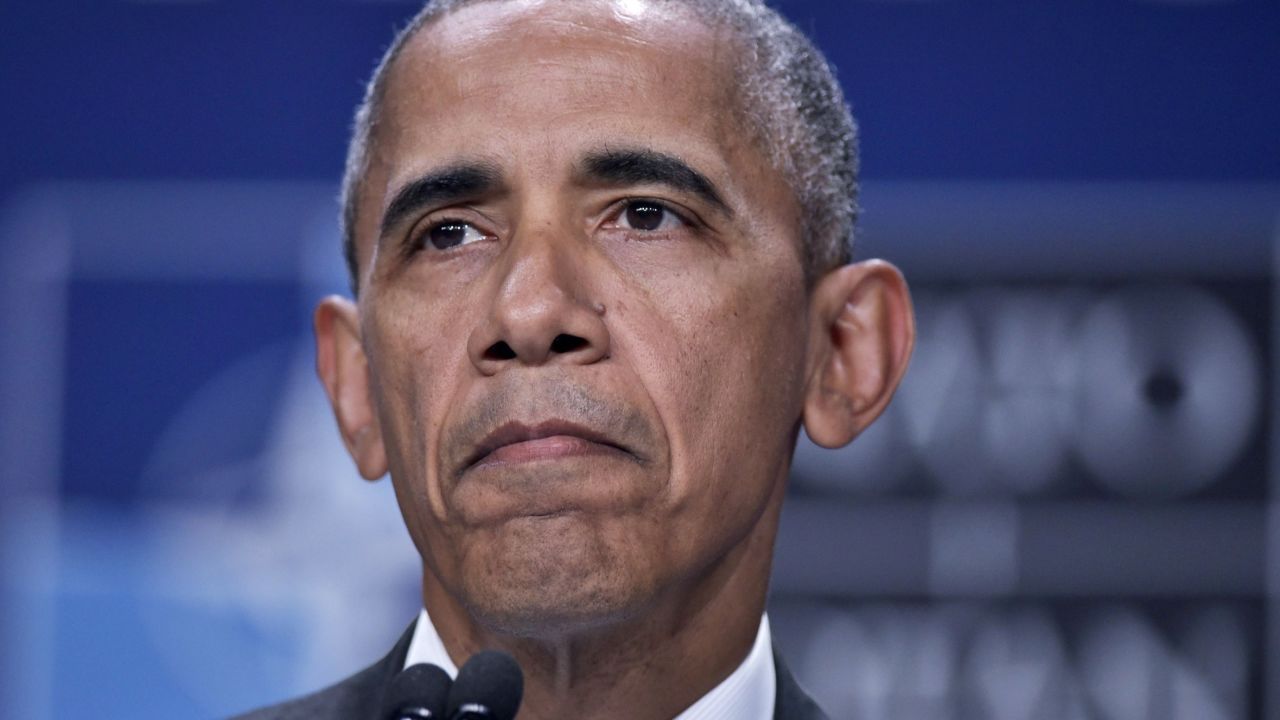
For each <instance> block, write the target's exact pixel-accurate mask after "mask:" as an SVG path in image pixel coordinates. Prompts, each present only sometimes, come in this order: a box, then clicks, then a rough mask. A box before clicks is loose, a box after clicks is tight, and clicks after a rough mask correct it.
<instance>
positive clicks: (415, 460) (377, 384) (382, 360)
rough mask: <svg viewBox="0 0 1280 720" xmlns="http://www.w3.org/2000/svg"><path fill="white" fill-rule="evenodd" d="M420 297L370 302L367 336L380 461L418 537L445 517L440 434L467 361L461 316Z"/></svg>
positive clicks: (399, 295)
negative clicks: (384, 457)
mask: <svg viewBox="0 0 1280 720" xmlns="http://www.w3.org/2000/svg"><path fill="white" fill-rule="evenodd" d="M424 297H426V295H425V294H424V293H421V292H400V291H390V292H387V293H385V294H383V295H382V296H380V297H379V298H377V302H376V304H374V309H373V311H372V312H370V313H369V317H370V318H371V320H372V322H370V323H369V331H368V333H367V335H366V337H367V341H368V344H370V345H371V347H370V373H371V375H372V377H371V381H372V386H373V387H374V388H375V401H376V403H377V406H378V407H377V410H378V415H379V419H380V422H381V428H382V435H383V442H384V443H385V445H386V449H387V462H388V465H389V467H390V472H391V476H392V479H393V481H394V482H395V484H396V492H397V496H398V499H399V500H400V505H401V507H402V508H403V509H404V513H405V515H406V519H407V520H408V519H409V518H410V516H413V517H414V519H413V520H411V521H410V522H412V523H413V524H412V525H411V526H410V527H411V530H412V531H413V533H414V535H415V540H417V539H418V538H417V536H418V535H421V534H423V533H425V532H426V531H427V530H428V529H430V528H432V527H434V526H437V525H439V524H440V523H441V522H442V521H443V520H444V517H445V507H444V503H443V500H442V494H441V490H440V482H439V473H438V470H437V468H438V462H437V458H438V457H439V453H438V448H439V437H440V432H441V427H442V426H443V423H444V420H445V415H446V411H447V409H448V407H449V406H450V403H451V398H452V396H453V394H454V393H456V392H457V391H458V389H459V388H460V387H461V386H462V383H461V382H460V379H461V375H462V374H463V373H464V372H465V370H466V368H465V367H464V366H465V364H466V363H467V362H468V360H467V355H466V336H465V335H459V333H461V332H462V331H463V330H464V329H465V320H464V318H463V315H464V313H461V312H458V311H457V310H456V309H455V308H451V307H439V306H438V305H439V304H438V303H429V302H426V301H424V300H423V299H422V298H424Z"/></svg>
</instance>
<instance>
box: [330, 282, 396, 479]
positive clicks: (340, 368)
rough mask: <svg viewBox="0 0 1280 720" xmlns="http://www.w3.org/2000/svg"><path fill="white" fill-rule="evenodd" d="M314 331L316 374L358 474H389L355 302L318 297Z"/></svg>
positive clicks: (370, 477)
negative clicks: (319, 298) (327, 396)
mask: <svg viewBox="0 0 1280 720" xmlns="http://www.w3.org/2000/svg"><path fill="white" fill-rule="evenodd" d="M315 331H316V374H318V375H319V376H320V382H322V383H323V384H324V390H325V392H326V393H327V394H328V395H329V403H330V404H331V405H332V406H333V414H334V417H336V418H337V420H338V430H339V431H340V432H341V433H342V441H343V442H344V443H345V444H346V446H347V452H349V453H351V459H353V460H355V463H356V467H357V468H359V470H360V475H361V476H363V477H364V479H366V480H377V479H378V478H380V477H382V476H383V475H386V474H387V451H386V446H385V445H384V444H383V441H382V429H381V428H380V427H379V425H378V414H377V412H376V411H375V409H374V406H373V396H372V395H371V394H370V385H369V360H368V358H367V357H366V356H365V353H364V345H363V343H362V342H361V340H360V316H359V311H358V310H357V309H356V306H355V303H353V302H351V301H350V300H348V299H346V298H343V297H338V296H336V295H335V296H330V297H327V298H325V299H324V300H322V301H320V305H319V306H318V307H316V313H315Z"/></svg>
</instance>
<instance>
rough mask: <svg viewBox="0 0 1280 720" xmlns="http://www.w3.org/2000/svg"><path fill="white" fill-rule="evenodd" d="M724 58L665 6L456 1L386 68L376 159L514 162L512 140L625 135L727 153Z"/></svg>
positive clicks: (711, 39)
mask: <svg viewBox="0 0 1280 720" xmlns="http://www.w3.org/2000/svg"><path fill="white" fill-rule="evenodd" d="M732 54H733V53H732V52H731V50H730V43H729V42H727V41H726V38H725V33H723V32H719V31H717V30H715V29H713V28H711V27H709V26H708V25H707V24H705V23H704V22H702V21H700V20H699V19H698V18H697V17H696V16H694V15H693V14H692V13H691V12H690V11H689V10H688V9H685V8H680V7H678V6H677V7H673V6H672V5H671V4H669V3H650V2H647V1H646V0H611V1H605V0H582V1H569V0H549V1H536V0H512V1H509V2H475V3H471V4H468V5H464V6H462V7H460V8H457V9H455V10H453V11H450V12H448V13H446V14H445V15H444V16H443V17H441V18H438V19H436V20H435V21H434V22H432V23H430V24H428V25H427V26H426V27H424V28H423V29H422V30H420V31H419V32H418V33H417V34H416V35H415V36H414V37H413V38H411V39H410V40H409V42H408V43H407V44H406V46H405V47H404V50H403V51H402V53H401V55H400V57H399V58H397V60H396V62H395V64H394V66H393V67H392V68H391V70H390V72H389V73H388V77H387V84H386V91H385V95H384V104H383V113H382V118H381V119H380V122H379V129H378V131H377V132H378V135H379V145H380V146H382V148H381V149H383V150H385V151H387V152H386V153H385V155H386V157H384V158H382V159H383V160H390V161H392V162H391V163H390V164H391V165H393V166H394V165H403V164H405V161H406V160H408V158H409V155H411V154H412V153H408V152H406V150H407V149H408V148H414V149H416V150H423V149H427V148H434V149H437V150H442V151H443V150H448V149H454V150H458V151H461V150H466V151H469V152H470V153H472V154H477V155H482V154H486V152H487V153H490V154H495V155H501V156H504V157H512V155H511V153H510V151H511V149H512V147H511V146H512V145H514V144H519V145H521V146H522V147H524V148H525V149H528V148H530V147H531V146H534V145H537V144H538V143H539V141H543V142H544V144H546V145H547V147H546V148H544V149H546V150H548V151H550V150H551V149H552V147H551V145H552V144H555V143H556V142H558V143H559V144H558V145H555V147H557V148H561V149H563V145H564V143H563V141H564V140H565V139H567V138H569V137H576V138H579V139H581V140H583V141H586V140H588V139H589V138H590V137H591V136H593V135H599V136H601V137H603V136H607V135H609V134H610V133H613V134H615V135H616V134H619V133H627V132H630V133H633V134H635V136H636V137H634V138H633V139H634V140H638V141H641V142H643V141H646V140H651V139H656V138H654V136H655V135H662V134H663V133H667V134H669V135H670V136H669V137H665V138H663V139H664V140H665V141H667V142H678V143H684V144H686V145H689V146H690V148H689V149H690V151H692V152H699V151H701V152H703V153H712V154H717V155H720V156H728V155H729V154H732V153H735V152H737V151H738V150H739V149H740V147H739V146H740V145H741V135H742V133H740V132H736V129H737V126H738V125H739V123H738V122H737V113H735V112H733V109H734V108H736V107H737V105H738V104H737V103H736V102H735V101H734V100H735V98H736V97H737V91H736V87H735V86H736V83H735V82H734V73H733V70H732V65H731V63H730V61H729V58H730V56H731V55H732ZM664 124H665V125H668V126H669V127H665V128H662V127H660V126H663V125H664ZM480 125H483V127H484V128H485V134H484V136H480V133H479V132H478V127H479V126H480ZM570 128H572V133H576V134H571V133H570V132H568V130H569V129H570ZM676 128H680V129H682V130H683V132H674V133H672V132H671V131H672V130H675V129H676ZM504 131H505V132H504ZM584 133H585V134H584ZM646 136H647V137H646ZM389 169H390V171H391V172H392V173H393V174H394V173H395V168H394V167H392V168H389ZM405 171H406V172H407V170H405Z"/></svg>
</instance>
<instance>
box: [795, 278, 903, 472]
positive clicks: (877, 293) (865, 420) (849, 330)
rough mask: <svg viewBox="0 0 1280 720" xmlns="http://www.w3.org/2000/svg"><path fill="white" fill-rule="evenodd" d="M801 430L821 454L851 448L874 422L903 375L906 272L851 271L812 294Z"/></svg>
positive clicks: (823, 281)
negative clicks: (825, 449)
mask: <svg viewBox="0 0 1280 720" xmlns="http://www.w3.org/2000/svg"><path fill="white" fill-rule="evenodd" d="M812 310H813V312H812V314H811V318H812V319H811V323H812V324H811V326H810V343H811V346H810V347H811V352H810V358H811V362H812V363H813V366H812V367H811V369H810V373H809V385H808V387H807V389H806V394H805V404H804V426H805V431H806V432H807V433H808V435H809V437H810V438H811V439H812V440H813V441H814V442H815V443H817V444H819V445H822V446H824V447H840V446H842V445H846V444H848V443H849V442H850V441H852V440H853V439H854V438H855V437H857V435H858V434H859V433H861V432H862V431H863V430H864V429H866V427H867V426H868V425H870V424H871V422H872V421H873V420H875V419H876V418H877V417H878V416H879V415H880V413H881V412H883V411H884V409H885V407H887V406H888V404H889V401H890V400H891V399H892V398H893V393H894V391H895V390H897V388H898V383H899V382H901V380H902V376H903V375H904V374H905V373H906V370H907V362H908V360H909V359H910V357H911V350H912V348H913V347H914V345H915V318H914V315H913V313H912V310H911V296H910V293H909V292H908V291H907V284H906V281H905V280H904V279H903V278H902V273H900V272H898V269H897V268H895V267H894V266H893V265H891V264H889V263H887V262H884V261H883V260H868V261H866V262H861V263H856V264H852V265H846V266H844V267H842V268H839V269H837V270H834V271H832V272H830V273H828V274H827V275H826V276H825V277H823V278H822V279H821V280H820V281H819V282H818V285H817V287H816V288H814V291H813V298H812Z"/></svg>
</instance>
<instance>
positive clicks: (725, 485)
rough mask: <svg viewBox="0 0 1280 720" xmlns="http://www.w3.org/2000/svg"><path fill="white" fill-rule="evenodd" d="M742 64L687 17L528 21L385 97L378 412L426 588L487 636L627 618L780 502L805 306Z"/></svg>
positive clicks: (717, 556) (790, 218)
mask: <svg viewBox="0 0 1280 720" xmlns="http://www.w3.org/2000/svg"><path fill="white" fill-rule="evenodd" d="M733 62H734V53H733V52H732V51H731V47H730V45H729V44H728V43H726V42H725V40H724V38H721V37H718V36H717V35H716V34H715V33H714V32H713V31H711V30H709V29H708V28H706V27H705V26H703V25H702V24H700V23H698V22H696V21H694V20H692V19H691V18H690V17H689V16H688V15H686V14H684V13H683V12H681V11H676V10H672V9H669V8H664V7H661V6H658V7H650V6H649V5H648V4H647V3H645V2H642V1H640V0H630V1H628V0H616V1H615V2H603V1H602V2H591V3H585V2H584V3H563V2H544V3H539V2H510V3H480V4H476V5H473V6H469V7H466V8H464V9H462V10H460V11H457V12H455V13H453V14H451V15H449V16H447V17H445V18H444V19H443V20H441V21H439V22H437V23H435V24H434V25H431V26H429V27H428V28H427V29H426V30H425V31H423V32H420V33H419V34H418V36H417V37H415V38H414V39H413V40H411V41H410V44H409V45H408V46H407V48H406V49H405V52H404V54H403V55H402V56H401V57H400V58H399V59H398V61H397V62H396V65H395V67H394V68H393V69H392V71H391V75H390V78H389V86H388V94H387V97H386V106H385V107H386V112H385V114H384V116H383V119H382V122H381V124H380V125H379V127H378V129H377V131H376V132H377V136H376V137H377V140H376V143H377V144H376V154H375V157H374V161H373V164H372V168H371V171H370V175H369V182H368V183H367V187H366V192H365V194H364V195H363V197H362V199H361V203H362V204H361V207H360V217H361V224H360V226H359V228H358V237H359V254H360V266H361V268H362V270H363V277H362V282H361V286H362V291H361V292H362V294H361V297H360V302H359V310H360V329H361V333H362V337H363V346H364V350H365V352H366V353H367V356H368V362H369V378H370V384H371V391H370V392H371V394H372V396H373V397H372V399H373V403H374V407H375V408H376V416H377V423H378V426H379V429H380V433H381V436H382V441H383V442H384V443H385V452H386V460H387V465H388V467H389V470H390V473H391V475H392V478H393V481H394V483H395V487H396V492H397V496H398V498H399V502H400V505H401V508H402V511H403V513H404V516H405V520H406V522H407V524H408V527H409V530H410V533H411V535H412V536H413V538H414V541H415V543H416V544H417V546H418V548H419V550H420V552H421V553H422V556H423V558H424V563H425V566H426V572H427V575H428V582H431V581H433V580H434V581H438V582H439V583H440V584H441V585H442V586H443V587H444V588H445V589H446V590H447V591H448V592H449V593H450V594H451V595H453V596H454V597H455V598H457V599H458V600H459V601H460V602H461V603H462V604H463V605H464V606H466V607H467V608H468V609H469V610H470V611H471V612H472V613H473V614H475V615H476V616H477V617H479V618H480V619H481V620H482V621H483V622H486V623H488V624H490V625H492V626H495V627H501V628H506V629H509V630H512V631H518V632H519V631H523V632H535V631H537V630H538V629H541V628H545V627H547V625H548V623H551V624H559V625H561V626H564V627H579V626H589V625H591V624H593V623H597V622H603V621H608V620H610V619H616V618H620V617H626V616H628V615H630V614H632V613H635V612H637V611H639V610H641V609H642V608H643V607H644V605H645V603H647V602H651V601H653V600H654V599H655V598H657V597H659V596H660V595H661V594H662V593H664V592H667V591H671V590H674V589H677V588H679V587H682V586H687V585H689V584H691V583H694V582H695V581H696V579H697V578H702V577H705V576H707V575H708V574H709V573H711V572H712V570H713V569H714V568H715V567H717V565H718V564H721V563H722V562H724V560H725V558H726V557H731V556H732V552H733V550H734V548H737V547H740V546H742V544H743V542H744V539H745V538H747V537H748V535H749V534H750V533H751V532H752V530H753V529H754V528H756V527H757V523H758V522H759V521H760V520H761V518H762V517H768V516H769V515H770V514H771V513H772V512H773V511H774V510H776V506H777V503H778V502H780V499H781V488H782V484H783V482H784V478H785V475H786V466H787V462H788V460H789V456H790V450H791V444H792V441H793V438H794V432H795V429H796V424H797V422H798V419H799V417H800V413H801V407H802V400H803V393H804V388H805V385H806V378H807V375H808V373H809V371H810V368H809V367H808V365H809V364H810V363H809V354H810V353H809V352H808V347H809V333H808V327H809V323H808V319H807V312H808V303H807V295H806V287H805V284H804V273H803V268H802V265H801V252H800V245H799V243H800V241H799V238H798V237H797V234H796V230H795V228H796V227H797V226H798V223H797V212H798V210H797V208H796V204H795V201H794V199H793V197H792V195H791V194H790V193H789V191H788V189H787V187H786V185H785V183H784V182H783V180H782V178H781V176H780V175H779V174H778V173H777V172H776V171H775V170H774V169H773V168H771V167H770V165H769V163H768V162H767V160H766V158H765V156H764V154H763V153H762V151H761V150H760V149H759V148H758V147H757V146H756V144H755V143H754V142H753V140H752V139H751V137H750V135H749V134H748V133H747V132H746V131H745V130H744V129H743V127H742V125H741V123H740V122H739V120H738V119H737V118H738V115H739V113H737V112H735V111H734V108H735V107H737V102H738V100H737V97H736V96H735V94H734V93H733V92H732V90H731V88H732V85H733V76H732V66H731V63H733Z"/></svg>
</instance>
